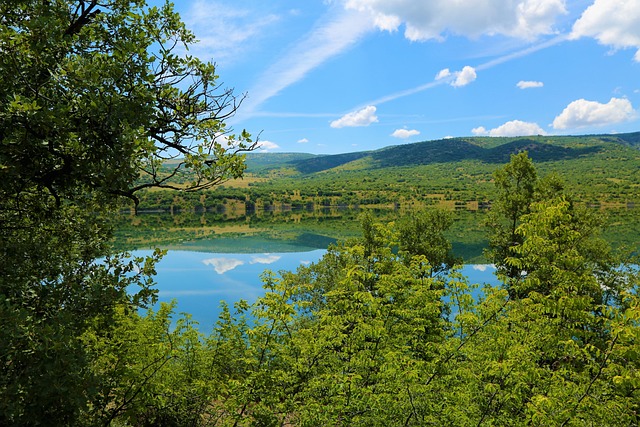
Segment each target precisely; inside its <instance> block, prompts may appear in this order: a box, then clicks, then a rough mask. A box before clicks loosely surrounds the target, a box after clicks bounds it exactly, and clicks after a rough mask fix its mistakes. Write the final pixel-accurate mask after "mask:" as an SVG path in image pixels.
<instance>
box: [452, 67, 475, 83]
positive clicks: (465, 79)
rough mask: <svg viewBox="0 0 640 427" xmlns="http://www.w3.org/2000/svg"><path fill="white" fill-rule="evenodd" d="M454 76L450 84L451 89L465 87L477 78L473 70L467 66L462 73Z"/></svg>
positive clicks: (459, 72)
mask: <svg viewBox="0 0 640 427" xmlns="http://www.w3.org/2000/svg"><path fill="white" fill-rule="evenodd" d="M455 76H456V78H455V80H454V81H453V82H451V86H453V87H461V86H466V85H468V84H469V83H471V82H473V81H475V79H476V77H478V75H477V74H476V70H475V68H473V67H470V66H468V65H467V66H466V67H464V68H463V69H462V71H458V72H457V73H455Z"/></svg>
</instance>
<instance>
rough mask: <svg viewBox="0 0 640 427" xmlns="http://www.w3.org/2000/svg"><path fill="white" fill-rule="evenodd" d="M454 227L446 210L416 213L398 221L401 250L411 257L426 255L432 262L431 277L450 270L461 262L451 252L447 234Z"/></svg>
mask: <svg viewBox="0 0 640 427" xmlns="http://www.w3.org/2000/svg"><path fill="white" fill-rule="evenodd" d="M451 224H453V218H452V216H451V214H450V213H448V212H446V211H443V210H435V209H434V210H425V211H422V212H415V213H413V214H411V215H408V216H406V217H404V218H402V219H401V220H400V221H398V224H397V228H398V245H399V249H400V250H401V251H403V252H404V253H405V254H407V255H408V256H409V258H410V257H411V256H415V255H424V256H425V257H426V259H427V261H428V262H429V266H430V267H429V270H430V271H429V276H431V277H432V276H434V275H437V274H439V273H442V272H447V271H449V270H450V269H451V268H452V267H453V266H454V265H455V264H459V263H460V262H461V259H459V258H456V257H455V256H454V255H453V253H452V252H451V242H449V240H447V238H446V237H445V236H444V232H445V231H446V230H447V229H449V227H451Z"/></svg>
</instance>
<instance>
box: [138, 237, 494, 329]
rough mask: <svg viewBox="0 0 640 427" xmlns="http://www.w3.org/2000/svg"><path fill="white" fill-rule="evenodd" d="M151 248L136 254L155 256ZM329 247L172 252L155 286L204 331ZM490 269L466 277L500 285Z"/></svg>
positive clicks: (478, 267) (472, 268)
mask: <svg viewBox="0 0 640 427" xmlns="http://www.w3.org/2000/svg"><path fill="white" fill-rule="evenodd" d="M151 253H152V251H150V250H139V251H135V252H134V254H135V255H140V256H146V255H151ZM325 253H326V250H325V249H314V250H308V249H306V250H298V251H293V252H271V250H270V248H269V247H268V246H264V247H263V250H262V251H260V252H255V253H219V252H202V251H194V250H187V249H186V248H185V249H181V250H169V251H168V253H167V255H166V256H165V257H164V258H163V259H162V261H160V263H158V265H157V267H156V270H157V273H158V274H157V276H156V282H157V289H158V291H159V292H158V297H159V298H158V299H159V302H169V301H171V300H173V299H175V300H176V301H177V304H178V305H177V309H176V313H181V312H185V313H190V314H191V315H192V316H193V320H195V321H197V322H198V323H199V325H200V330H201V331H202V332H204V333H208V332H210V331H211V330H212V328H213V325H214V324H215V322H216V320H217V318H218V315H219V314H220V302H221V301H226V302H227V303H228V304H229V305H230V306H232V305H233V303H235V302H236V301H239V300H241V299H245V300H247V301H248V302H249V303H252V302H254V301H255V300H256V299H257V298H258V297H260V296H261V295H263V292H264V290H263V288H262V281H261V280H260V276H261V274H262V273H263V272H264V271H265V270H267V269H268V270H271V271H274V272H278V271H282V270H287V271H294V270H296V269H297V268H298V267H299V266H301V265H309V264H310V263H312V262H316V261H318V260H320V259H321V258H322V256H323V255H324V254H325ZM494 271H495V269H494V268H493V266H491V265H485V264H469V265H465V266H464V268H463V269H462V273H463V274H464V275H465V276H467V277H468V278H469V280H470V281H471V282H472V283H491V284H496V283H498V282H497V279H496V277H495V276H494V275H493V272H494Z"/></svg>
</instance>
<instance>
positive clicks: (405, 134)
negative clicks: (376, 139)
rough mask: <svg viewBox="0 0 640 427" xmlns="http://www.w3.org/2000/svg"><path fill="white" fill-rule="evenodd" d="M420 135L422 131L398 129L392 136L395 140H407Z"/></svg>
mask: <svg viewBox="0 0 640 427" xmlns="http://www.w3.org/2000/svg"><path fill="white" fill-rule="evenodd" d="M416 135H420V131H418V130H415V129H411V130H409V129H396V130H395V131H394V132H393V133H392V134H391V136H392V137H394V138H401V139H407V138H410V137H412V136H416Z"/></svg>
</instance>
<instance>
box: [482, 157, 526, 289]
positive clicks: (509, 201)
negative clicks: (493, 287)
mask: <svg viewBox="0 0 640 427" xmlns="http://www.w3.org/2000/svg"><path fill="white" fill-rule="evenodd" d="M493 179H494V184H495V188H496V197H495V199H494V201H493V202H492V204H491V211H490V213H489V216H488V218H487V222H486V224H487V227H488V229H489V249H488V250H487V251H486V254H487V257H488V258H489V259H490V260H491V261H492V262H493V263H494V264H495V265H496V268H497V269H498V272H499V273H500V274H503V275H504V276H506V277H509V278H517V277H519V276H520V271H519V270H518V269H517V268H515V267H512V266H508V265H506V264H505V262H504V260H505V258H506V257H508V256H509V255H510V250H511V248H512V247H514V246H517V245H519V244H520V243H521V238H520V236H518V235H517V234H516V229H517V228H518V225H519V224H520V217H521V216H522V215H524V214H527V213H529V206H530V204H531V203H532V202H533V199H534V191H535V188H536V183H537V181H538V175H537V172H536V169H535V167H534V165H533V162H532V161H531V159H530V158H529V155H528V153H527V152H526V151H523V152H521V153H519V154H517V155H512V156H511V161H510V162H509V163H508V164H507V165H505V166H504V167H502V168H499V169H497V170H496V171H495V172H494V173H493Z"/></svg>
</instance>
